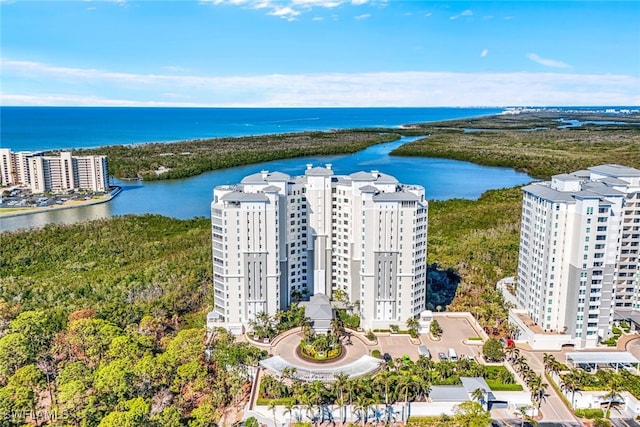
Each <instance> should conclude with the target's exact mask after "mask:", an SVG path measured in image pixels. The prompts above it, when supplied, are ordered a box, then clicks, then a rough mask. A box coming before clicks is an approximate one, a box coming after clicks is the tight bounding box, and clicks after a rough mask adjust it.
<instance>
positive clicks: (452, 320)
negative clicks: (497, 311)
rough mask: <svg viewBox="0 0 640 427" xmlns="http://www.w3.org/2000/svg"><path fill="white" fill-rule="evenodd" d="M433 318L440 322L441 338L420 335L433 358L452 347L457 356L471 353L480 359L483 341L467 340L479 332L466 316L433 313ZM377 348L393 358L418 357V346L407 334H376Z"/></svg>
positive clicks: (476, 335) (446, 352)
mask: <svg viewBox="0 0 640 427" xmlns="http://www.w3.org/2000/svg"><path fill="white" fill-rule="evenodd" d="M434 319H435V320H437V321H438V323H440V327H441V328H442V338H441V339H440V340H432V339H431V337H430V336H429V335H428V334H422V335H420V340H421V341H422V344H423V345H425V346H426V347H427V348H428V349H429V352H431V357H432V359H433V360H436V361H437V360H438V353H444V354H448V351H449V349H450V348H453V349H454V351H455V352H456V354H457V356H458V358H461V357H466V356H467V355H471V356H473V357H474V358H475V359H476V360H478V361H479V360H480V359H479V358H477V357H476V356H477V355H479V354H481V353H482V344H483V343H484V341H483V340H477V341H469V338H471V337H480V336H481V332H480V331H478V330H476V328H475V327H474V326H473V325H472V324H471V322H470V321H469V319H468V318H467V317H462V316H459V315H455V314H454V315H448V314H436V313H434ZM469 342H471V343H472V344H469ZM378 349H379V350H380V352H381V353H383V354H384V353H388V354H389V355H390V356H391V357H393V358H394V359H395V358H398V357H402V356H404V355H405V354H406V355H408V356H409V357H410V358H411V359H413V360H415V359H417V358H418V346H417V345H415V344H412V343H411V340H410V338H409V337H408V336H403V335H393V334H391V335H389V336H378Z"/></svg>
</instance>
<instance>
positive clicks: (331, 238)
mask: <svg viewBox="0 0 640 427" xmlns="http://www.w3.org/2000/svg"><path fill="white" fill-rule="evenodd" d="M213 197H214V200H213V203H212V204H211V219H212V241H213V273H214V309H213V311H212V312H211V313H210V315H209V321H210V322H211V323H210V324H215V323H216V322H217V323H218V324H220V325H223V326H225V327H227V328H229V329H230V330H232V331H234V332H236V333H240V332H241V331H242V330H243V327H246V326H247V325H248V324H249V322H250V321H251V320H253V319H254V318H255V316H256V315H257V314H258V313H260V312H266V313H267V314H269V315H271V316H273V315H274V314H275V313H276V311H277V310H280V309H285V308H287V307H288V306H289V305H290V303H291V301H292V297H291V296H292V294H294V295H295V294H298V295H303V296H312V295H314V294H325V295H327V296H329V297H330V296H331V295H332V292H334V291H335V290H336V289H340V290H342V291H344V292H345V293H346V294H347V295H348V297H349V299H350V301H351V302H355V301H358V302H359V307H360V315H361V319H362V321H361V325H362V326H363V327H364V328H366V329H374V328H386V327H388V326H389V325H390V324H396V325H399V326H403V325H404V324H405V322H406V320H407V319H408V318H410V317H415V316H417V315H418V314H419V313H420V312H421V311H423V310H424V309H425V307H426V295H427V294H426V278H427V274H426V255H427V254H426V250H427V249H426V248H427V246H426V240H427V202H426V200H425V196H424V189H423V188H422V187H420V186H412V185H404V184H401V183H399V182H398V181H397V180H396V179H395V178H394V177H392V176H389V175H386V174H383V173H380V172H378V171H371V172H356V173H353V174H351V175H342V176H336V175H334V172H333V170H332V169H331V165H326V167H311V165H308V166H307V170H306V171H305V174H304V175H302V176H295V177H291V176H289V175H287V174H284V173H280V172H267V171H263V172H261V173H257V174H254V175H249V176H247V177H245V178H244V179H243V180H242V181H241V183H240V184H238V185H232V186H220V187H216V188H215V190H214V192H213Z"/></svg>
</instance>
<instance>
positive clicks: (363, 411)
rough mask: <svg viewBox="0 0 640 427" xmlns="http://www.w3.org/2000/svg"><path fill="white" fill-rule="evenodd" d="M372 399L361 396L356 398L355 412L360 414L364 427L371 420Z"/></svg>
mask: <svg viewBox="0 0 640 427" xmlns="http://www.w3.org/2000/svg"><path fill="white" fill-rule="evenodd" d="M371 403H372V401H371V398H369V397H367V396H365V395H362V394H359V395H358V397H357V398H356V404H355V410H356V412H359V413H360V421H361V423H362V427H364V425H365V424H366V422H367V421H368V420H369V409H370V408H371Z"/></svg>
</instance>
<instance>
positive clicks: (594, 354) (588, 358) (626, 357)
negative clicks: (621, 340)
mask: <svg viewBox="0 0 640 427" xmlns="http://www.w3.org/2000/svg"><path fill="white" fill-rule="evenodd" d="M566 357H567V359H568V360H571V361H572V362H573V363H640V360H638V359H636V358H635V357H634V356H633V355H632V354H631V353H629V352H628V351H583V352H580V353H567V354H566Z"/></svg>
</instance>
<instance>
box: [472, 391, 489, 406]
mask: <svg viewBox="0 0 640 427" xmlns="http://www.w3.org/2000/svg"><path fill="white" fill-rule="evenodd" d="M486 392H487V391H486V390H485V389H483V388H477V389H475V390H473V391H472V392H471V399H472V400H475V401H476V402H478V403H479V404H480V405H481V406H482V407H483V408H484V405H485V403H486V401H485V398H484V396H485V393H486Z"/></svg>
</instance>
